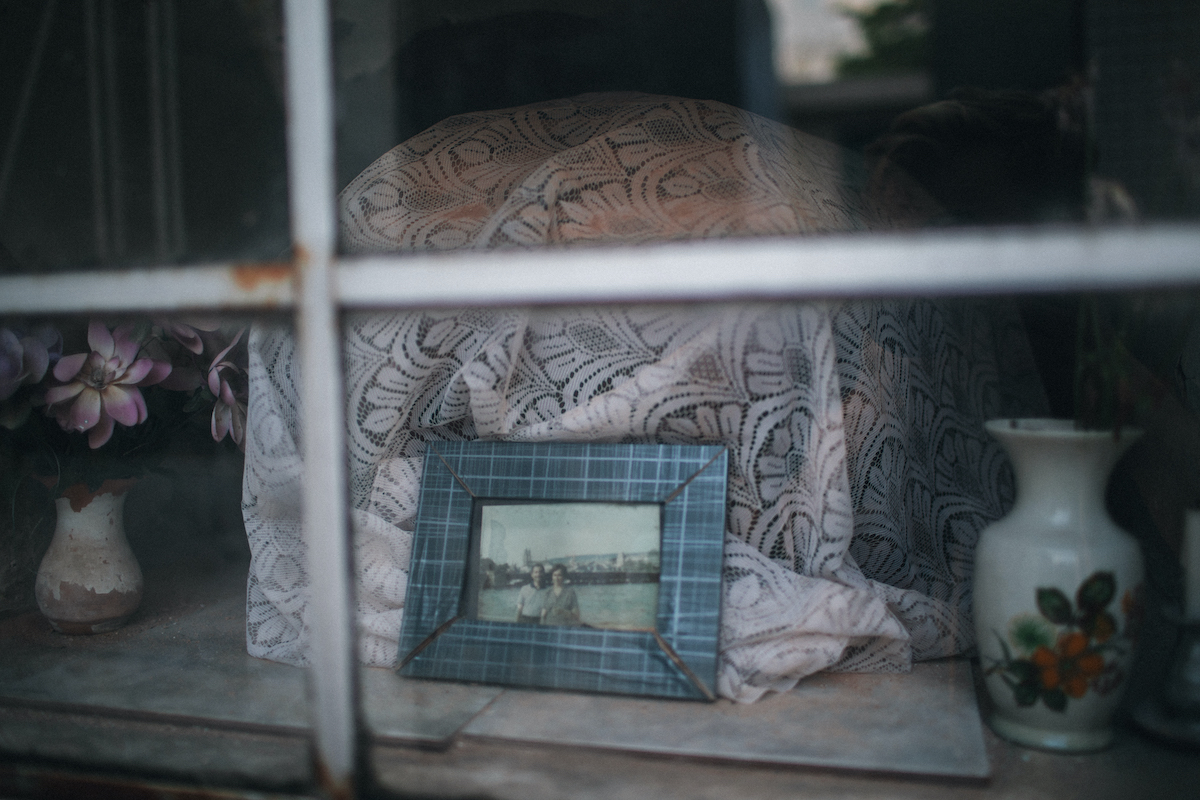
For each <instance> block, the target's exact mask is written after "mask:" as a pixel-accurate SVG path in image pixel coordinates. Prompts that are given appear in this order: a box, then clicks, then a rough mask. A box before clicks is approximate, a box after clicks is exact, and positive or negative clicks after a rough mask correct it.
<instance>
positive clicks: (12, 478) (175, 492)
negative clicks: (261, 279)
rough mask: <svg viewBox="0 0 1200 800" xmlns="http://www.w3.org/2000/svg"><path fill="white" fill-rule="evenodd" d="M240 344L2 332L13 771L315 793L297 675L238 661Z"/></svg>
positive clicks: (48, 328)
mask: <svg viewBox="0 0 1200 800" xmlns="http://www.w3.org/2000/svg"><path fill="white" fill-rule="evenodd" d="M254 324H255V325H256V326H257V327H258V328H260V329H263V330H269V329H270V327H271V326H272V325H276V326H278V320H271V319H269V318H266V317H260V318H258V319H257V320H255V321H254ZM250 325H251V320H250V319H248V318H242V319H236V318H217V317H214V318H211V319H199V318H186V319H185V318H175V319H172V320H167V319H164V318H157V319H153V320H152V319H146V318H125V319H103V320H101V319H91V320H89V319H86V318H66V317H57V318H46V319H39V320H28V319H26V320H17V319H5V320H3V321H2V322H0V340H2V341H3V349H2V350H0V359H2V360H0V365H2V366H0V374H3V375H4V376H5V378H4V383H3V384H0V423H2V427H0V493H2V494H0V496H2V498H3V503H4V508H5V509H6V512H5V513H4V514H3V516H2V517H0V548H2V549H0V554H2V556H3V558H2V559H0V563H2V564H3V570H2V572H0V604H2V605H0V650H2V651H3V652H4V657H3V658H2V659H0V716H2V717H3V719H4V723H3V724H2V725H0V730H3V731H4V733H3V734H0V749H2V750H4V751H5V753H6V754H8V757H14V758H18V759H33V760H35V761H39V760H40V761H47V760H48V761H53V762H57V763H60V764H72V765H74V767H75V768H87V769H97V768H99V769H103V770H110V769H112V770H120V771H123V772H126V773H132V774H150V773H152V774H159V775H164V776H168V777H170V778H172V779H175V780H186V781H201V782H204V783H210V784H212V783H216V784H233V785H238V784H247V783H248V784H251V785H264V786H273V787H275V788H286V787H295V786H299V785H303V784H305V783H307V782H309V781H310V779H311V763H310V759H309V741H308V730H309V728H308V726H309V720H308V709H307V701H306V697H307V695H306V676H305V673H304V671H303V670H301V669H298V668H297V667H296V666H287V665H283V664H279V663H271V662H268V661H264V660H260V659H258V658H253V657H251V655H249V654H248V653H247V630H257V628H256V626H255V611H254V609H255V606H254V602H253V598H254V597H257V596H258V595H256V594H255V593H254V592H253V591H251V592H250V593H249V594H250V596H251V598H252V599H251V601H250V602H249V603H248V602H247V596H248V592H247V588H248V587H247V576H248V574H249V565H250V560H251V550H250V548H249V547H248V544H247V536H246V525H245V523H244V522H243V514H242V498H243V489H242V485H243V455H242V450H241V448H242V447H243V446H244V444H245V429H246V406H247V402H248V400H249V394H248V392H249V384H248V380H247V370H248V367H249V362H248V352H249V351H248V350H247V345H248V337H249V335H250ZM257 335H258V334H257V333H256V334H255V336H257ZM96 354H99V355H96ZM102 356H103V357H102ZM168 365H170V367H171V369H170V371H169V373H167V372H166V367H167V366H168ZM164 373H166V374H164ZM81 429H82V430H81ZM218 437H219V440H218ZM293 524H294V525H298V521H297V520H294V521H293ZM285 558H286V560H287V561H288V563H289V564H293V565H296V564H297V562H296V560H295V554H294V553H291V554H287V555H286V556H285ZM297 568H298V569H302V568H299V567H297ZM267 591H270V587H268V588H267ZM261 593H262V590H260V591H259V593H258V594H259V595H261ZM64 726H66V728H69V729H70V730H71V731H72V733H71V734H70V735H64V734H63V731H64V729H65V728H64ZM164 742H168V743H169V745H168V746H164V744H163V743H164Z"/></svg>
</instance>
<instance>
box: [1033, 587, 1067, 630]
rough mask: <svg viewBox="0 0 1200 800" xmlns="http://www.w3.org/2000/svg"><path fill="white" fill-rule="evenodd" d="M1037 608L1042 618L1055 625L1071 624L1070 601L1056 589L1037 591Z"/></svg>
mask: <svg viewBox="0 0 1200 800" xmlns="http://www.w3.org/2000/svg"><path fill="white" fill-rule="evenodd" d="M1037 607H1038V611H1040V612H1042V616H1043V617H1045V618H1046V619H1048V620H1050V621H1051V622H1053V623H1054V624H1055V625H1068V624H1070V622H1071V617H1072V616H1073V612H1072V609H1071V601H1070V600H1069V599H1068V598H1067V596H1066V595H1065V594H1063V593H1062V592H1060V591H1059V590H1058V589H1047V588H1044V587H1043V588H1041V589H1038V590H1037Z"/></svg>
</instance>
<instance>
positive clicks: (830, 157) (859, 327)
mask: <svg viewBox="0 0 1200 800" xmlns="http://www.w3.org/2000/svg"><path fill="white" fill-rule="evenodd" d="M840 164H841V161H840V155H839V154H838V153H837V151H836V150H835V149H834V148H832V146H830V145H827V144H825V143H822V142H819V141H818V140H815V139H811V137H806V136H804V135H803V134H799V133H797V132H794V131H791V130H789V129H787V128H785V127H783V126H779V125H776V124H774V123H770V122H767V121H765V120H762V119H759V118H756V117H753V116H752V115H749V114H746V113H745V112H740V111H737V110H735V109H731V108H729V107H727V106H722V105H720V104H716V103H700V102H696V101H684V100H677V99H671V98H656V97H647V96H641V95H634V96H587V97H583V98H575V99H573V100H566V101H557V102H555V103H547V104H542V105H540V106H531V107H524V108H521V109H511V110H505V111H499V112H487V113H480V114H472V115H465V116H464V117H456V118H451V119H450V120H446V121H445V122H443V123H441V124H440V125H438V126H435V127H434V128H432V129H430V131H427V132H425V133H423V134H421V135H419V136H417V137H415V138H414V139H413V140H410V141H409V142H406V143H405V144H403V145H401V146H399V147H397V148H396V149H394V150H393V151H391V152H390V153H388V154H386V155H385V156H383V157H382V158H381V159H379V161H377V162H376V163H375V164H374V165H372V166H371V167H370V168H368V169H367V170H366V171H364V173H363V174H362V175H361V176H360V177H359V178H358V179H357V180H356V181H355V182H354V183H352V184H351V185H350V186H349V187H348V188H347V189H346V190H345V191H344V192H343V194H342V197H341V204H342V222H343V231H342V234H343V239H344V241H345V242H346V243H347V244H348V246H349V247H350V248H351V249H355V250H358V251H373V250H405V249H414V248H418V249H422V248H444V247H497V246H512V245H514V244H532V243H535V242H542V243H545V242H577V241H581V240H584V241H614V240H617V241H625V242H637V241H646V240H657V239H661V238H680V237H683V236H696V237H700V236H732V235H742V234H762V233H790V234H804V233H814V232H822V231H831V230H847V229H856V228H869V227H880V226H886V225H888V224H890V223H889V221H888V220H889V219H890V217H889V212H888V209H876V208H875V207H874V206H872V205H871V204H870V203H868V202H864V201H862V200H861V199H859V195H858V193H857V190H855V189H853V188H852V187H851V186H850V185H849V184H848V183H847V182H846V181H845V180H843V178H842V175H843V167H842V166H840ZM663 186H666V187H667V188H666V189H663V188H662V187H663ZM906 213H907V212H906V211H905V210H904V209H900V210H899V211H898V212H897V214H896V216H897V217H903V216H905V214H906ZM294 347H295V345H294V340H293V338H292V337H291V335H290V334H289V333H288V332H287V331H286V330H283V329H271V328H258V329H256V330H255V331H254V332H253V334H252V336H251V341H250V350H251V396H250V404H249V415H250V423H249V433H248V437H247V449H246V472H245V486H244V515H245V519H246V524H247V531H248V534H249V537H250V542H251V549H252V553H253V560H252V564H251V571H250V580H249V587H248V611H249V614H248V624H247V645H248V649H249V652H250V653H251V654H252V655H256V656H260V657H264V658H271V659H275V660H279V661H284V662H287V663H293V664H303V663H305V661H306V658H307V654H306V647H307V631H306V626H305V613H306V607H307V602H308V593H307V592H308V589H307V587H308V580H307V576H306V574H305V567H304V563H305V562H304V553H303V543H302V540H301V536H300V528H299V497H300V493H299V492H300V490H299V479H300V473H301V461H300V456H299V452H300V450H299V443H300V437H301V432H300V431H299V429H298V422H297V420H298V416H299V414H298V407H299V404H300V403H301V402H302V399H303V398H301V397H300V396H299V394H298V392H297V389H296V387H297V384H298V379H297V374H296V372H297V369H298V364H297V362H296V359H295V352H294ZM343 347H344V359H345V372H346V391H347V405H346V413H347V429H348V430H347V433H348V441H349V451H350V452H349V460H350V480H351V485H350V494H351V504H352V506H353V528H354V551H355V556H356V563H357V576H356V577H357V585H356V588H357V598H358V621H359V626H360V637H359V642H360V653H359V654H360V657H361V659H362V660H363V661H364V662H365V663H368V664H374V665H392V664H394V663H395V662H396V658H397V652H396V647H397V640H398V636H399V629H400V621H401V615H402V613H403V600H404V589H405V579H406V575H407V569H408V559H409V546H410V541H411V531H412V528H413V523H414V519H415V514H416V497H417V490H418V488H419V485H420V471H421V455H422V453H423V451H424V446H425V444H426V443H427V442H429V441H434V440H445V439H472V438H490V439H504V440H512V441H589V440H590V441H629V442H670V443H681V442H683V443H687V442H695V443H723V444H726V445H728V446H729V447H730V449H731V459H730V463H731V468H730V476H729V486H730V488H729V499H728V517H727V546H726V554H725V567H724V600H723V602H724V605H723V608H722V630H721V657H722V661H721V668H720V672H719V680H718V687H717V688H718V691H719V693H720V694H722V695H724V696H726V697H731V698H735V699H738V700H742V701H751V700H754V699H757V698H758V697H759V696H761V695H762V694H763V693H764V692H766V691H769V690H776V691H782V690H786V689H788V688H790V687H791V686H793V685H794V684H795V682H796V681H797V680H799V679H800V678H802V677H804V676H805V675H808V674H811V673H813V672H816V671H818V670H821V669H826V668H834V669H846V670H904V669H907V668H908V667H909V666H910V664H911V662H912V661H913V660H914V659H925V658H936V657H940V656H945V655H951V654H954V653H960V652H963V651H964V650H966V649H967V648H969V647H970V646H971V644H972V633H971V624H970V578H971V558H972V552H973V546H974V542H975V538H976V536H977V535H978V532H979V530H980V529H981V528H982V526H983V525H985V524H986V523H987V522H988V521H990V520H991V519H995V518H997V517H998V516H1000V515H1001V513H1002V512H1003V511H1004V510H1005V509H1006V508H1007V505H1008V504H1009V503H1010V502H1011V497H1012V484H1011V476H1010V474H1009V472H1008V470H1007V467H1006V462H1005V461H1004V459H1003V457H1002V455H1001V452H1000V450H999V448H998V446H997V445H996V444H995V443H994V442H992V441H991V440H990V439H989V438H988V437H987V436H986V435H985V434H984V432H983V429H982V422H983V421H984V420H985V419H987V418H990V417H995V416H1002V415H1008V414H1023V413H1029V412H1039V411H1041V410H1042V407H1043V406H1044V402H1045V401H1044V398H1042V396H1041V390H1040V387H1039V385H1038V383H1037V379H1036V376H1035V374H1034V372H1033V370H1032V361H1031V359H1030V357H1029V352H1028V346H1027V344H1026V342H1025V340H1024V335H1023V332H1022V330H1021V328H1020V325H1019V321H1018V320H1017V317H1016V315H1015V314H1014V313H1012V311H1011V309H1008V308H1007V307H1006V306H1004V305H1003V304H1001V303H997V302H992V303H984V302H971V301H934V300H927V299H907V300H891V301H857V302H850V303H834V304H827V303H804V304H786V305H785V304H757V305H724V306H686V307H644V308H642V307H624V308H611V307H609V308H600V309H568V310H556V309H539V310H526V309H510V310H479V309H474V310H467V311H426V312H404V313H392V314H355V315H351V316H350V317H349V318H348V319H347V321H346V326H345V333H344V342H343Z"/></svg>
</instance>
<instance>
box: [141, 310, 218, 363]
mask: <svg viewBox="0 0 1200 800" xmlns="http://www.w3.org/2000/svg"><path fill="white" fill-rule="evenodd" d="M155 322H156V323H157V324H158V326H159V327H160V328H162V330H163V333H164V334H165V335H167V336H170V337H171V338H172V339H174V340H175V341H177V342H179V343H180V344H181V345H183V346H184V347H186V348H187V349H188V350H191V351H192V352H193V353H195V354H196V355H200V354H201V353H203V352H204V341H203V340H202V339H201V338H200V331H205V332H206V333H211V332H213V331H215V330H217V328H219V327H220V323H218V322H217V321H215V320H207V319H193V320H188V321H187V322H176V321H174V320H171V319H158V320H155Z"/></svg>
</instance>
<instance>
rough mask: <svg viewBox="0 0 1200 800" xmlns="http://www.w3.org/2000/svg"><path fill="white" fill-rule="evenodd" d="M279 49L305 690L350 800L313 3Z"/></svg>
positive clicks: (324, 147) (342, 555)
mask: <svg viewBox="0 0 1200 800" xmlns="http://www.w3.org/2000/svg"><path fill="white" fill-rule="evenodd" d="M284 45H285V46H284V53H285V59H286V61H285V65H286V70H287V87H288V91H287V102H288V120H287V144H288V192H289V196H290V200H291V224H292V244H293V249H294V252H293V258H294V260H295V263H296V268H297V276H298V280H299V296H298V308H297V319H296V324H297V334H298V343H299V352H300V369H301V376H300V377H301V383H300V386H301V392H302V394H301V397H302V404H303V414H302V417H301V423H302V426H303V427H302V437H303V438H302V442H303V454H304V483H303V485H304V500H303V519H304V540H305V546H306V550H307V568H308V572H309V578H310V581H311V589H312V595H311V599H310V602H309V604H308V625H309V652H310V654H311V655H310V664H311V670H310V673H309V687H310V698H311V701H312V702H311V706H312V714H313V730H314V734H315V739H316V753H315V757H316V771H317V778H318V780H319V781H320V782H321V783H322V784H323V788H324V790H325V791H326V792H328V793H329V794H330V795H331V796H333V797H343V796H350V795H351V794H352V791H353V785H354V781H353V779H354V774H353V773H354V763H355V744H356V743H355V721H354V714H355V711H354V697H355V686H354V680H355V652H354V630H355V629H354V620H353V604H352V597H351V592H352V591H353V589H352V585H351V583H350V572H349V568H350V549H349V540H348V538H347V535H346V533H347V532H346V479H345V472H346V466H345V446H344V441H343V440H344V423H343V398H342V390H341V387H342V371H341V364H340V359H339V347H338V343H339V342H340V336H339V335H338V326H337V313H336V309H335V306H334V303H335V298H334V295H333V292H332V288H333V281H332V278H331V266H332V265H331V261H332V258H333V250H334V245H335V236H336V230H337V228H336V225H335V220H336V218H335V214H336V211H335V205H334V197H335V190H334V171H333V165H334V156H333V78H332V45H331V42H330V31H329V9H328V6H327V4H326V3H325V2H323V0H320V1H314V0H287V2H286V3H285V6H284Z"/></svg>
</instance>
